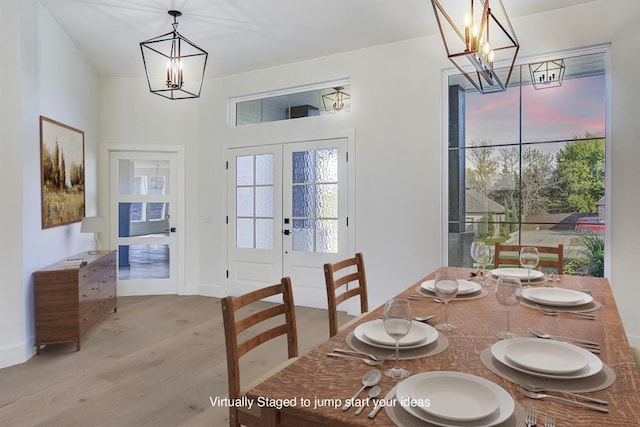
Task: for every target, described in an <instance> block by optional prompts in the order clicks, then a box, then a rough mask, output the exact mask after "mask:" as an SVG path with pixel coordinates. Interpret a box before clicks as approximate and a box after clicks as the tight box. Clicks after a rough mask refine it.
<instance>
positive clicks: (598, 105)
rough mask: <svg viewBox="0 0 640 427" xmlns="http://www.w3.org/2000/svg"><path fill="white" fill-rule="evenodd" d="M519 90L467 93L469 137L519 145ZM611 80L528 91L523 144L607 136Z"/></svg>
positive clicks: (578, 81)
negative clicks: (592, 134)
mask: <svg viewBox="0 0 640 427" xmlns="http://www.w3.org/2000/svg"><path fill="white" fill-rule="evenodd" d="M519 90H520V89H519V88H518V87H512V88H509V89H508V90H507V91H506V92H498V93H493V94H487V95H482V94H479V93H475V92H474V93H467V113H466V114H467V116H466V132H467V135H466V139H467V144H468V143H469V142H470V141H473V140H477V139H480V140H484V139H490V140H491V141H492V142H493V144H494V145H495V144H500V143H514V142H518V141H519V139H520V138H519V126H520V125H519V122H518V118H519V109H520V106H519ZM605 106H606V87H605V76H604V75H598V76H591V77H583V78H578V79H565V80H564V81H563V83H562V86H560V87H554V88H546V89H538V90H536V89H535V88H533V86H531V85H525V86H523V88H522V109H523V112H522V117H523V119H522V141H523V142H529V141H549V140H560V139H572V138H573V137H574V136H584V134H585V132H590V133H597V134H602V135H604V132H605Z"/></svg>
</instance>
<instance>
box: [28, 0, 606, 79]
mask: <svg viewBox="0 0 640 427" xmlns="http://www.w3.org/2000/svg"><path fill="white" fill-rule="evenodd" d="M39 1H40V3H41V4H42V5H43V6H44V7H45V8H46V9H47V10H48V11H49V13H50V14H51V15H52V16H53V18H54V19H55V20H56V21H57V22H58V23H59V25H60V26H61V27H62V29H63V30H64V31H65V32H66V33H67V34H68V35H69V37H70V38H71V39H72V40H73V42H74V43H75V44H76V45H77V46H78V48H79V49H80V50H81V51H82V52H83V54H84V55H85V56H86V57H87V58H88V60H89V61H90V62H91V63H92V64H93V66H94V67H95V68H96V70H97V71H98V73H100V74H103V75H111V76H120V77H144V69H143V65H142V59H141V54H140V47H139V43H140V42H142V41H145V40H148V39H150V38H153V37H156V36H159V35H161V34H164V33H167V32H169V31H171V23H172V22H173V18H172V17H171V16H169V15H168V13H167V11H168V10H170V9H176V10H179V11H181V12H182V13H183V15H182V16H181V17H180V18H178V23H179V25H178V31H179V32H180V34H182V35H183V36H184V37H186V38H188V39H189V40H191V41H193V42H194V43H195V44H197V45H198V46H200V47H201V48H202V49H204V50H206V51H207V52H208V53H209V60H208V63H207V78H213V77H219V76H224V75H230V74H237V73H242V72H246V71H250V70H255V69H260V68H264V67H269V66H275V65H280V64H286V63H291V62H296V61H301V60H306V59H310V58H315V57H320V56H325V55H331V54H335V53H340V52H346V51H350V50H354V49H361V48H366V47H369V46H375V45H379V44H384V43H390V42H395V41H399V40H405V39H409V38H414V37H420V36H424V35H429V34H434V33H436V32H437V26H436V21H435V17H434V14H433V9H432V7H431V2H430V1H429V0H39ZM449 1H452V0H449ZM453 1H460V0H453ZM494 1H495V0H494ZM590 1H594V0H527V1H523V0H504V1H503V3H504V7H505V9H506V10H507V13H508V14H509V16H510V17H511V18H517V17H520V16H526V15H531V14H536V13H541V12H546V11H550V10H553V9H559V8H564V7H569V6H573V5H576V4H580V3H588V2H590ZM441 3H442V4H443V5H444V4H446V1H445V0H441ZM515 30H516V33H517V27H516V28H515ZM443 54H444V50H443Z"/></svg>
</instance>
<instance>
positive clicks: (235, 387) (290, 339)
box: [221, 277, 298, 427]
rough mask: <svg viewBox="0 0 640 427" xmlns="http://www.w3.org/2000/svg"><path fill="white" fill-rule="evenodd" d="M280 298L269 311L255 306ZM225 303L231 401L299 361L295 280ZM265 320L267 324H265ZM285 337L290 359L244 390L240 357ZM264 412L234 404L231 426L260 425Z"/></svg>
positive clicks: (283, 280) (225, 329) (247, 385)
mask: <svg viewBox="0 0 640 427" xmlns="http://www.w3.org/2000/svg"><path fill="white" fill-rule="evenodd" d="M278 295H282V302H281V303H275V305H273V304H270V305H269V306H268V307H266V308H262V307H259V306H258V307H257V308H256V304H254V303H256V302H258V301H260V300H262V299H264V298H268V297H273V296H278ZM221 303H222V318H223V321H224V335H225V344H226V348H227V370H228V381H229V399H242V396H244V395H245V393H246V391H247V390H250V389H251V388H253V387H255V386H257V385H258V384H260V383H261V382H263V381H264V380H266V379H267V378H269V377H270V376H272V375H273V374H275V373H276V372H278V371H279V370H281V369H282V368H284V367H285V366H288V365H289V364H291V363H292V362H294V361H295V360H297V358H298V337H297V330H296V316H295V308H294V305H293V293H292V289H291V279H290V278H289V277H283V278H282V280H281V281H280V283H278V284H275V285H271V286H267V287H265V288H261V289H258V290H255V291H252V292H249V293H246V294H244V295H240V296H238V297H230V296H227V297H225V298H223V299H222V301H221ZM265 321H266V322H267V323H266V324H265V323H262V322H265ZM254 327H255V328H254ZM243 332H244V333H243ZM281 335H286V336H287V347H288V359H287V360H286V361H285V362H284V363H282V364H280V365H279V366H277V367H275V368H273V369H271V370H269V371H268V372H266V373H264V374H263V375H261V376H260V377H259V378H257V379H254V380H253V381H251V382H250V383H249V384H246V385H245V386H244V387H241V383H240V358H241V357H242V356H243V355H245V354H246V353H247V352H249V351H250V350H253V349H254V348H256V347H258V346H260V345H262V344H264V343H265V342H267V341H269V340H271V339H273V338H277V337H279V336H281ZM260 411H261V410H260V408H259V407H257V405H253V406H252V407H250V408H249V407H246V406H244V407H243V406H235V405H230V406H229V425H230V426H231V427H239V426H240V425H245V426H249V427H251V426H257V425H260V423H261V417H260Z"/></svg>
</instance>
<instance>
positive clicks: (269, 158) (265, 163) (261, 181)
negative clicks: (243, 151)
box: [256, 154, 273, 185]
mask: <svg viewBox="0 0 640 427" xmlns="http://www.w3.org/2000/svg"><path fill="white" fill-rule="evenodd" d="M256 184H257V185H273V154H260V155H258V156H256Z"/></svg>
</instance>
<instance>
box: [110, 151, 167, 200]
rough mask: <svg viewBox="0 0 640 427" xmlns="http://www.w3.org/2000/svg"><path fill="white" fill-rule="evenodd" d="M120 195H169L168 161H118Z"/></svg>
mask: <svg viewBox="0 0 640 427" xmlns="http://www.w3.org/2000/svg"><path fill="white" fill-rule="evenodd" d="M118 172H119V177H118V193H119V194H120V195H140V196H154V195H155V196H157V195H163V194H169V178H170V174H169V161H168V160H153V159H146V160H145V159H142V160H141V159H119V160H118Z"/></svg>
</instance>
